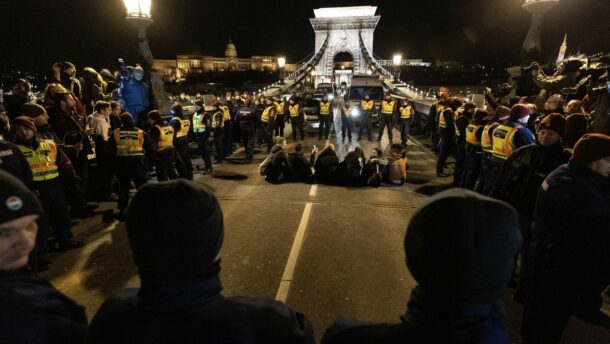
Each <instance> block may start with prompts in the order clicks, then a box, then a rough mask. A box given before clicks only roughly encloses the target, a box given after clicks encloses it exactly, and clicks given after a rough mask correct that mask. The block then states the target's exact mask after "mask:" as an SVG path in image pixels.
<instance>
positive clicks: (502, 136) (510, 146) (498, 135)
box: [493, 124, 523, 160]
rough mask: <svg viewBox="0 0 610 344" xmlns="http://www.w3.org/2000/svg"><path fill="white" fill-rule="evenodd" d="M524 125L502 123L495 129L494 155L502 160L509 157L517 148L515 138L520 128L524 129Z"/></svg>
mask: <svg viewBox="0 0 610 344" xmlns="http://www.w3.org/2000/svg"><path fill="white" fill-rule="evenodd" d="M522 128H523V126H522V125H516V126H514V127H511V126H508V125H506V124H502V125H500V126H498V127H497V128H496V129H495V130H494V131H493V155H494V156H495V157H498V158H500V159H502V160H506V159H508V157H509V156H510V155H511V154H512V153H513V151H514V150H515V148H516V147H515V143H514V142H513V138H514V137H515V134H516V133H517V131H519V129H522Z"/></svg>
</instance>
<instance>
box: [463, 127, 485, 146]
mask: <svg viewBox="0 0 610 344" xmlns="http://www.w3.org/2000/svg"><path fill="white" fill-rule="evenodd" d="M481 127H482V126H481V125H476V124H468V127H467V128H466V142H467V143H469V144H471V145H473V146H477V147H478V146H480V145H481V140H480V139H479V138H478V137H477V131H479V129H480V128H481Z"/></svg>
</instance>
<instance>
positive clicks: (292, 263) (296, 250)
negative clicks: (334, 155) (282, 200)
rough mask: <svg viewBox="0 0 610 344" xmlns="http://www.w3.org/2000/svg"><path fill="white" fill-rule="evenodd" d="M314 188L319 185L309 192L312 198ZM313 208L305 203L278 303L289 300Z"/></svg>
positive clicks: (277, 297) (277, 295) (279, 291)
mask: <svg viewBox="0 0 610 344" xmlns="http://www.w3.org/2000/svg"><path fill="white" fill-rule="evenodd" d="M314 187H315V188H316V189H317V185H312V187H311V191H310V192H309V195H310V196H311V195H312V193H313V194H314V195H315V190H314ZM311 206H312V203H311V202H307V203H305V210H303V216H302V217H301V222H300V223H299V229H297V234H296V236H295V238H294V242H293V243H292V249H291V250H290V255H289V256H288V262H287V263H286V268H284V275H282V281H281V282H280V287H279V288H278V290H277V294H276V295H275V299H276V300H278V301H282V302H286V300H287V299H288V293H289V292H290V285H291V284H292V280H293V278H294V271H295V269H296V266H297V260H298V259H299V254H300V253H301V248H302V247H303V241H304V240H305V231H307V224H308V223H309V215H310V214H311Z"/></svg>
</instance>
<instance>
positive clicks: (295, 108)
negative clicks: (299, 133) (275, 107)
mask: <svg viewBox="0 0 610 344" xmlns="http://www.w3.org/2000/svg"><path fill="white" fill-rule="evenodd" d="M300 110H301V107H300V106H299V104H294V105H288V111H289V112H290V117H298V116H299V115H300V113H301V111H300Z"/></svg>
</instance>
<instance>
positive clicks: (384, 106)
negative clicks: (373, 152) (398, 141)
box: [377, 99, 396, 142]
mask: <svg viewBox="0 0 610 344" xmlns="http://www.w3.org/2000/svg"><path fill="white" fill-rule="evenodd" d="M395 108H396V101H395V100H390V101H387V100H386V99H384V100H383V101H382V102H381V109H380V115H379V136H378V137H377V141H381V138H382V137H383V130H384V128H385V127H387V128H388V137H389V138H390V142H391V141H392V129H393V128H394V109H395Z"/></svg>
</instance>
